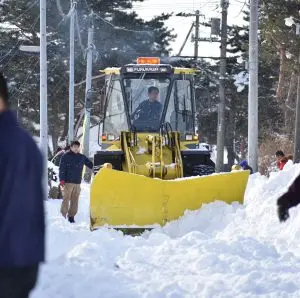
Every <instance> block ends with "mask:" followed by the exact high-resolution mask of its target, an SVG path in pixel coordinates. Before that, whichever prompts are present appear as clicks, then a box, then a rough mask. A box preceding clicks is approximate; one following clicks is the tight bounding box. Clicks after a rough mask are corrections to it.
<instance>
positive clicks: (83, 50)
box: [75, 10, 85, 55]
mask: <svg viewBox="0 0 300 298" xmlns="http://www.w3.org/2000/svg"><path fill="white" fill-rule="evenodd" d="M75 24H76V30H77V35H78V41H79V45H80V48H81V51H82V53H83V55H85V47H84V45H83V43H82V39H81V33H80V26H79V21H78V13H77V10H76V11H75Z"/></svg>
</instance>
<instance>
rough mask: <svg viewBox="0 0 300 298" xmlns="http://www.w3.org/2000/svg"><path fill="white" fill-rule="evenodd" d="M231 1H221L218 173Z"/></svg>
mask: <svg viewBox="0 0 300 298" xmlns="http://www.w3.org/2000/svg"><path fill="white" fill-rule="evenodd" d="M228 6H229V1H228V0H221V7H222V25H221V55H220V59H221V61H220V77H219V80H220V87H219V97H220V102H219V106H218V130H217V160H216V172H218V173H219V172H222V171H223V170H224V169H223V167H224V144H225V108H226V99H225V77H226V47H227V12H228Z"/></svg>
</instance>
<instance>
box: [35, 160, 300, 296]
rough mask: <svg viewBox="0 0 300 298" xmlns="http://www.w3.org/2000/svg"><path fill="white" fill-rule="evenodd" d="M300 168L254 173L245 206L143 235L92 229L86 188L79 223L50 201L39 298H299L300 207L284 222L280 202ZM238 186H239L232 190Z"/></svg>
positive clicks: (194, 215)
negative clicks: (267, 174)
mask: <svg viewBox="0 0 300 298" xmlns="http://www.w3.org/2000/svg"><path fill="white" fill-rule="evenodd" d="M299 173H300V166H299V165H289V166H287V169H286V170H284V171H283V172H280V173H273V174H272V175H271V177H270V178H269V179H267V178H266V177H263V176H260V175H259V174H255V175H253V176H252V177H251V179H250V180H249V183H248V187H247V191H246V197H245V204H244V205H243V206H241V205H238V204H232V205H226V204H225V203H222V202H216V203H213V204H209V205H205V206H204V207H203V208H202V209H201V210H199V211H195V212H187V213H186V215H185V216H183V217H182V218H181V219H179V220H178V221H175V222H172V223H169V224H168V225H167V226H166V227H164V228H159V229H155V230H153V231H151V232H146V233H144V234H143V235H142V236H140V237H131V236H123V235H122V233H121V232H117V231H114V230H109V229H106V228H103V229H100V230H98V231H95V232H90V231H89V226H88V221H89V209H88V195H89V190H88V186H87V185H83V192H82V197H81V201H80V212H79V215H78V216H77V223H76V224H75V225H71V224H69V223H68V222H66V221H65V220H64V219H62V218H61V216H60V215H59V207H60V201H56V200H52V201H49V202H47V206H46V209H47V217H48V218H47V225H48V235H47V255H48V261H47V263H46V265H44V266H43V268H42V270H41V275H40V280H39V283H38V286H37V288H36V290H35V292H34V293H33V295H32V297H33V298H47V297H50V298H54V297H55V298H71V297H72V298H98V297H101V298H105V297H122V298H125V297H130V298H134V297H149V298H150V297H174V298H175V297H201V298H205V297H230V298H231V297H256V296H259V297H276V298H277V297H300V282H299V280H300V207H299V208H293V209H292V210H291V218H290V219H289V221H288V222H287V223H284V224H280V223H279V222H278V219H277V215H276V199H277V198H278V196H279V195H280V194H281V193H283V192H284V191H285V190H286V189H287V187H288V185H289V184H290V183H291V182H292V180H293V178H294V177H295V176H297V175H298V174H299ZM233 187H234V186H233Z"/></svg>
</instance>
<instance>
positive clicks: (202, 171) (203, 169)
mask: <svg viewBox="0 0 300 298" xmlns="http://www.w3.org/2000/svg"><path fill="white" fill-rule="evenodd" d="M214 172H215V168H214V167H213V166H210V165H197V166H194V167H193V171H192V174H193V176H207V175H211V174H213V173H214Z"/></svg>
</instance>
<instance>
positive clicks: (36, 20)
mask: <svg viewBox="0 0 300 298" xmlns="http://www.w3.org/2000/svg"><path fill="white" fill-rule="evenodd" d="M39 18H40V16H37V18H36V19H35V21H34V22H33V24H32V25H31V27H30V28H29V31H31V30H33V29H34V27H35V26H36V23H37V22H38V20H39ZM21 42H22V44H21V45H23V43H24V42H25V40H19V41H18V42H17V43H16V45H15V46H14V47H13V48H11V49H10V50H9V51H12V50H13V49H14V48H16V47H17V46H18V45H19V44H20V43H21ZM17 53H18V51H15V53H14V54H13V55H12V56H11V57H10V58H9V59H8V61H7V62H6V64H4V65H3V66H2V70H3V69H4V68H5V67H6V66H7V65H8V64H9V62H10V61H11V60H12V59H13V58H14V57H15V56H16V54H17ZM2 61H3V60H1V62H2Z"/></svg>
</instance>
